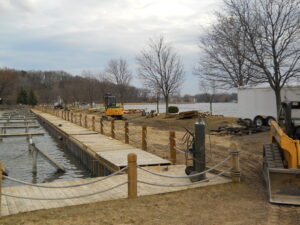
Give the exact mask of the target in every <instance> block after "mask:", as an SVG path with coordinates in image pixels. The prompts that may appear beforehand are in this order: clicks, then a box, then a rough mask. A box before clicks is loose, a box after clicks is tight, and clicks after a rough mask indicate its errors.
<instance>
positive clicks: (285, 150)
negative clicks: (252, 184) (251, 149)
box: [263, 101, 300, 205]
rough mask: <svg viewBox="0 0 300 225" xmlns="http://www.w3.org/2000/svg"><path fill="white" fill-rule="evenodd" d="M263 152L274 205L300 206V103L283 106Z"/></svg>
mask: <svg viewBox="0 0 300 225" xmlns="http://www.w3.org/2000/svg"><path fill="white" fill-rule="evenodd" d="M271 136H272V143H271V144H265V145H264V148H263V174H264V178H265V181H266V186H267V188H268V194H269V200H270V202H271V203H277V204H291V205H300V102H296V101H291V102H282V104H281V110H280V113H279V117H278V123H277V122H276V121H272V122H271Z"/></svg>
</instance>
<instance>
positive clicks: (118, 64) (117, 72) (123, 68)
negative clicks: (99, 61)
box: [106, 59, 132, 106]
mask: <svg viewBox="0 0 300 225" xmlns="http://www.w3.org/2000/svg"><path fill="white" fill-rule="evenodd" d="M106 73H107V75H108V80H109V81H111V82H112V83H114V84H116V85H117V88H118V92H119V95H120V102H121V104H122V106H123V105H124V95H125V92H126V88H127V87H128V85H129V83H130V81H131V78H132V74H131V72H130V71H129V68H128V64H127V62H126V60H124V59H118V60H116V59H112V60H110V61H109V62H108V65H107V67H106Z"/></svg>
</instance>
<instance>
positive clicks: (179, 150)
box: [174, 147, 186, 154]
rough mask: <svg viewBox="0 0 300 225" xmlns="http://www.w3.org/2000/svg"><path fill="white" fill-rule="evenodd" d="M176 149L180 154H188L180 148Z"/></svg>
mask: <svg viewBox="0 0 300 225" xmlns="http://www.w3.org/2000/svg"><path fill="white" fill-rule="evenodd" d="M174 149H175V150H176V151H178V152H181V153H183V154H186V152H185V151H183V150H181V149H179V148H177V147H174Z"/></svg>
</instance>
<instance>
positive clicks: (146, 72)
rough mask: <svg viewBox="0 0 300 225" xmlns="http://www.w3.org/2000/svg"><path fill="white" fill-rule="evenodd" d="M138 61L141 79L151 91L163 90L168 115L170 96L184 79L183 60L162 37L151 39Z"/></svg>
mask: <svg viewBox="0 0 300 225" xmlns="http://www.w3.org/2000/svg"><path fill="white" fill-rule="evenodd" d="M136 60H137V63H138V66H139V67H138V73H139V74H138V75H139V77H140V78H141V79H142V80H143V81H144V84H145V86H147V87H148V88H150V89H151V90H161V93H162V95H163V96H164V98H165V103H166V113H168V107H169V96H170V95H171V94H172V93H174V91H176V90H177V89H178V88H179V87H180V85H181V84H182V82H183V78H184V70H183V63H182V62H181V58H180V57H179V56H178V55H177V53H176V52H175V51H174V49H173V48H172V46H171V44H169V43H166V42H165V40H164V38H163V37H160V38H158V39H151V40H150V42H149V44H148V48H147V49H146V50H143V51H142V52H141V53H140V55H139V56H137V58H136Z"/></svg>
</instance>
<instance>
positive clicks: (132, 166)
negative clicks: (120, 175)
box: [127, 153, 137, 198]
mask: <svg viewBox="0 0 300 225" xmlns="http://www.w3.org/2000/svg"><path fill="white" fill-rule="evenodd" d="M136 161H137V160H136V154H134V153H130V154H128V155H127V166H128V169H127V175H128V198H136V197H137V162H136Z"/></svg>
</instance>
